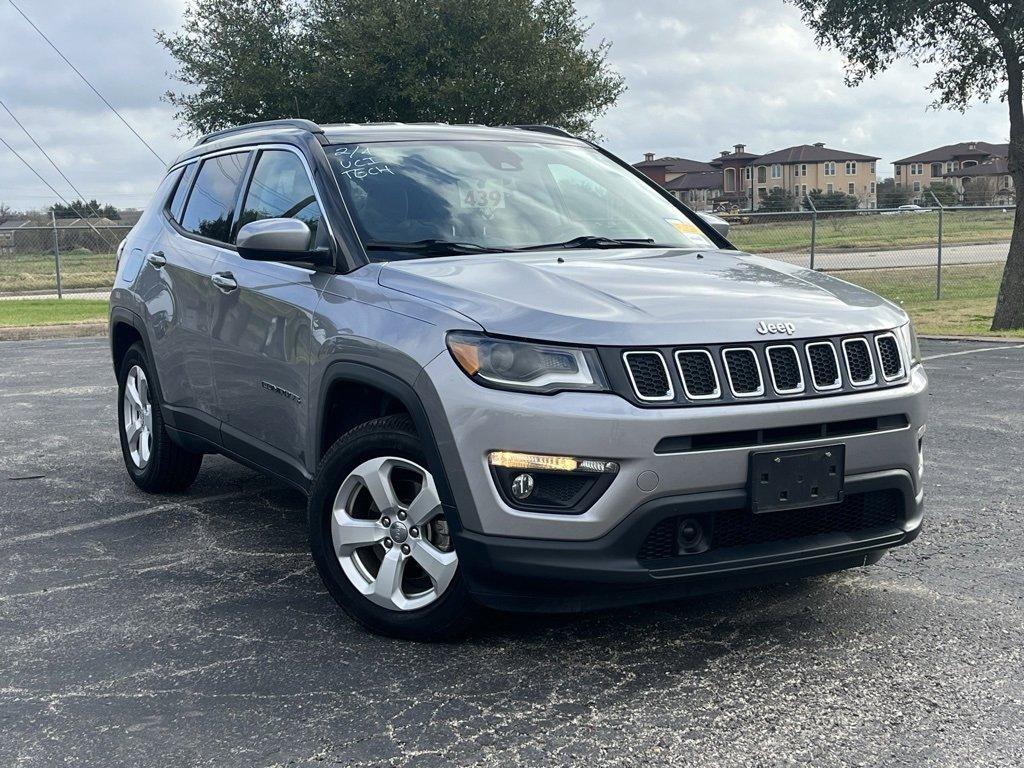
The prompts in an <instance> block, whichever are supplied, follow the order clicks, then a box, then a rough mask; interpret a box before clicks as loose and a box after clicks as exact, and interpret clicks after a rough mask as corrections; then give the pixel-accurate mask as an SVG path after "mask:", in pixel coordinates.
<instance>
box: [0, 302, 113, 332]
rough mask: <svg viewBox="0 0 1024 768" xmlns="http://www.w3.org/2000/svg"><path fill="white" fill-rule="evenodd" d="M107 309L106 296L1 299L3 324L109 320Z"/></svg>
mask: <svg viewBox="0 0 1024 768" xmlns="http://www.w3.org/2000/svg"><path fill="white" fill-rule="evenodd" d="M107 312H108V305H107V302H106V301H103V300H102V299H11V300H9V301H0V327H3V326H36V325H64V324H66V323H81V322H85V321H88V320H106V319H107Z"/></svg>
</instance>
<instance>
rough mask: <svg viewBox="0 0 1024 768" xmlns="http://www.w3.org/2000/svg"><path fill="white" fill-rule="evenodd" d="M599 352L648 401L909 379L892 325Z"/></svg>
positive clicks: (708, 400) (744, 397)
mask: <svg viewBox="0 0 1024 768" xmlns="http://www.w3.org/2000/svg"><path fill="white" fill-rule="evenodd" d="M597 353H598V355H599V356H600V358H601V361H602V363H603V364H604V366H605V370H606V371H607V372H608V374H609V383H610V384H611V386H612V389H613V390H614V391H615V392H617V393H618V394H620V395H622V396H623V397H625V398H626V399H628V400H630V401H631V402H632V403H633V404H634V405H640V406H643V407H668V406H692V407H697V406H705V405H708V406H710V405H719V404H733V403H744V404H746V403H760V402H765V401H781V400H791V399H794V398H798V397H800V398H803V397H827V396H833V395H840V394H847V393H852V392H863V391H865V390H869V389H870V390H874V389H887V388H890V387H898V386H902V385H904V384H906V383H907V378H908V377H907V374H908V366H907V363H906V358H905V355H904V350H902V348H901V346H900V343H899V338H898V337H897V335H896V334H895V333H894V332H893V331H882V332H867V333H858V334H851V335H849V336H826V337H818V338H812V339H800V340H796V339H794V340H789V339H785V340H783V339H778V340H758V341H751V342H746V343H743V344H742V346H739V345H729V344H705V345H703V346H694V345H690V346H687V347H679V346H668V345H666V346H653V347H648V348H646V349H628V348H627V349H623V348H621V347H618V348H617V347H598V348H597Z"/></svg>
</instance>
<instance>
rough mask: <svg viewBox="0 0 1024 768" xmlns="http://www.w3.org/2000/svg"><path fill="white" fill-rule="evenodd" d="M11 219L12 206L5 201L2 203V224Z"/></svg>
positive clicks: (0, 212) (0, 220) (0, 214)
mask: <svg viewBox="0 0 1024 768" xmlns="http://www.w3.org/2000/svg"><path fill="white" fill-rule="evenodd" d="M10 219H11V208H10V206H8V205H6V204H5V203H0V224H4V223H6V222H8V221H10Z"/></svg>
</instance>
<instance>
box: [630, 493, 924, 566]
mask: <svg viewBox="0 0 1024 768" xmlns="http://www.w3.org/2000/svg"><path fill="white" fill-rule="evenodd" d="M903 512H904V511H903V496H902V494H900V492H899V491H897V490H886V491H871V492H868V493H853V494H850V495H849V496H847V497H846V498H845V499H844V500H843V501H841V502H840V503H838V504H830V505H828V506H823V507H811V508H807V509H792V510H784V511H780V512H768V513H765V514H754V513H752V512H750V511H749V510H747V509H736V510H729V511H726V512H716V513H713V514H706V515H699V514H697V515H693V516H692V517H694V518H696V519H698V520H703V521H705V522H704V523H702V524H705V525H708V526H710V528H711V530H710V539H709V540H710V550H711V551H714V550H718V549H728V548H731V547H746V546H755V545H758V544H771V543H775V542H780V541H792V540H794V539H802V538H806V537H809V536H818V535H821V534H828V533H860V532H864V531H870V530H873V529H882V528H892V527H894V526H895V525H897V523H898V522H899V521H900V519H901V518H902V516H903ZM684 519H686V516H685V515H684V516H678V517H669V518H666V519H665V520H662V521H661V522H659V523H658V524H657V525H655V526H654V528H652V529H651V532H650V533H649V534H647V537H646V538H645V539H644V542H643V544H642V545H641V547H640V551H639V552H638V554H637V559H639V560H640V561H642V562H650V561H655V560H668V559H673V558H692V557H699V555H680V554H679V548H678V544H677V538H678V535H677V534H678V528H679V523H680V522H681V521H682V520H684Z"/></svg>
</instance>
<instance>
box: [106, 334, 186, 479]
mask: <svg viewBox="0 0 1024 768" xmlns="http://www.w3.org/2000/svg"><path fill="white" fill-rule="evenodd" d="M135 366H138V367H139V368H141V369H142V371H143V373H144V374H145V375H146V379H147V380H148V381H149V382H150V387H149V402H150V405H151V406H152V425H153V426H152V436H153V437H152V450H151V453H150V456H149V460H148V462H147V463H146V465H145V466H144V467H141V468H140V467H138V466H137V465H136V463H135V461H134V460H133V459H132V456H131V451H130V448H129V446H128V436H127V435H126V434H125V414H124V405H123V404H124V391H125V384H126V382H127V380H128V373H129V372H130V371H131V370H132V368H133V367H135ZM155 382H156V374H155V372H154V371H153V367H152V366H151V365H150V363H149V358H148V357H147V355H146V349H145V347H143V346H142V344H141V342H136V343H135V344H133V345H132V346H131V347H129V349H128V351H127V352H126V353H125V356H124V358H123V359H122V360H121V367H120V369H119V370H118V372H117V432H118V435H119V437H120V439H121V456H122V458H123V459H124V466H125V469H127V470H128V475H129V477H131V479H132V482H134V483H135V485H137V486H138V487H139V488H141V489H142V490H144V491H146V492H147V493H179V492H181V491H184V490H186V489H187V488H188V487H189V486H190V485H192V482H193V481H194V480H195V479H196V475H197V474H199V467H200V466H201V465H202V463H203V454H201V453H192V452H191V451H187V450H185V449H184V448H182V447H181V446H180V445H178V444H177V443H175V442H174V441H172V440H171V438H170V435H168V434H167V429H166V428H165V427H164V418H163V413H162V412H161V410H160V398H159V395H158V387H157V386H156V385H155Z"/></svg>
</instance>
